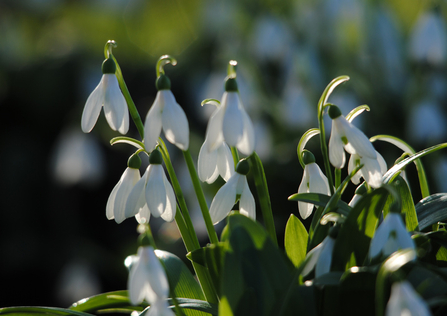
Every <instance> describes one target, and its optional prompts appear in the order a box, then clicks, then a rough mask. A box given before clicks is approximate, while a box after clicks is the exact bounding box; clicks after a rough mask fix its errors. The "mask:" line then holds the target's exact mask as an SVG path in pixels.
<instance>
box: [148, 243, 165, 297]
mask: <svg viewBox="0 0 447 316" xmlns="http://www.w3.org/2000/svg"><path fill="white" fill-rule="evenodd" d="M144 248H145V260H147V261H146V265H145V268H146V274H147V280H148V281H149V283H150V285H151V287H152V289H153V290H154V292H155V293H157V296H158V297H159V298H167V297H168V295H169V283H168V278H167V276H166V271H165V269H164V268H163V266H162V265H161V263H160V260H159V259H158V257H157V256H156V255H155V252H154V249H153V248H152V247H151V246H148V247H144Z"/></svg>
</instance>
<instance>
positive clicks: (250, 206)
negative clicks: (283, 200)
mask: <svg viewBox="0 0 447 316" xmlns="http://www.w3.org/2000/svg"><path fill="white" fill-rule="evenodd" d="M248 169H249V167H248V162H247V161H246V160H242V161H240V162H239V163H238V165H237V167H236V172H235V173H234V174H233V175H232V176H231V177H230V179H228V182H227V183H225V184H224V185H223V186H222V187H221V188H220V189H219V191H217V193H216V195H215V196H214V199H213V201H212V202H211V206H210V216H211V220H212V221H213V223H214V224H217V223H219V222H220V221H221V220H223V219H224V218H225V217H226V216H227V215H228V214H229V213H230V212H231V209H232V207H233V206H234V204H235V203H236V199H237V197H238V196H240V200H239V213H241V214H242V215H245V216H247V217H250V218H252V219H253V220H255V219H256V204H255V199H254V197H253V194H252V193H251V191H250V188H249V187H248V182H247V177H246V174H247V173H248Z"/></svg>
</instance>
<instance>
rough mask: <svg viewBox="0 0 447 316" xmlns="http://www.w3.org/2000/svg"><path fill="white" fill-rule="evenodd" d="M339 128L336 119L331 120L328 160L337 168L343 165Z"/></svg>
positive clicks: (343, 155) (342, 149)
mask: <svg viewBox="0 0 447 316" xmlns="http://www.w3.org/2000/svg"><path fill="white" fill-rule="evenodd" d="M341 137H342V135H340V131H339V128H338V126H337V123H336V119H335V120H332V130H331V137H330V138H329V160H330V162H331V164H332V165H333V166H334V167H335V168H338V169H341V168H343V167H344V165H345V159H346V158H345V151H344V148H343V147H344V144H343V142H342V140H341Z"/></svg>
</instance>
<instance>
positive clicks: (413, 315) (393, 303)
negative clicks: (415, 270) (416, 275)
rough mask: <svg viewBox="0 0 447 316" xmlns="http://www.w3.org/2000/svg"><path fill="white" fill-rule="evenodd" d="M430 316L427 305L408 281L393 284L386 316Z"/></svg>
mask: <svg viewBox="0 0 447 316" xmlns="http://www.w3.org/2000/svg"><path fill="white" fill-rule="evenodd" d="M395 315H404V316H430V315H431V312H430V309H429V308H428V306H427V303H425V301H424V300H423V299H422V298H421V297H420V296H419V295H418V293H416V291H415V290H414V288H413V286H412V285H411V284H410V283H409V282H408V281H401V282H395V283H393V285H392V287H391V295H390V299H389V301H388V304H387V305H386V311H385V316H395Z"/></svg>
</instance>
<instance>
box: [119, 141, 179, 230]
mask: <svg viewBox="0 0 447 316" xmlns="http://www.w3.org/2000/svg"><path fill="white" fill-rule="evenodd" d="M162 162H163V157H162V155H161V153H160V151H158V150H157V149H155V150H153V151H152V152H151V154H150V156H149V166H148V167H147V169H146V172H145V173H144V175H143V176H142V177H141V179H140V180H139V181H138V182H137V183H136V184H135V186H134V187H133V189H132V191H131V192H130V194H129V198H128V200H127V203H126V207H125V216H126V217H131V216H134V215H137V214H139V217H140V220H141V221H143V222H146V223H147V222H148V221H149V216H150V215H152V216H154V217H161V218H163V219H164V220H165V221H167V222H171V221H172V220H174V217H175V212H176V201H175V194H174V190H173V188H172V186H171V184H170V183H169V181H168V179H167V178H166V175H165V171H164V169H163V166H162ZM137 220H138V221H139V222H140V223H141V221H140V220H139V218H138V217H137Z"/></svg>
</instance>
